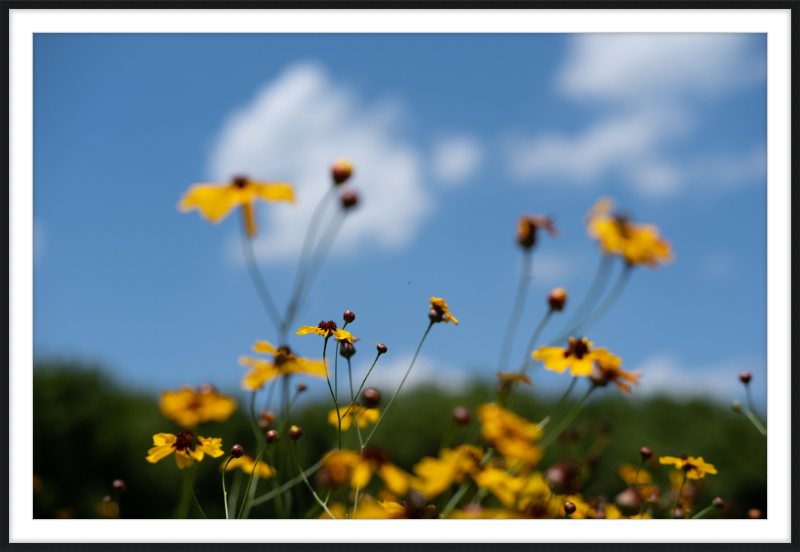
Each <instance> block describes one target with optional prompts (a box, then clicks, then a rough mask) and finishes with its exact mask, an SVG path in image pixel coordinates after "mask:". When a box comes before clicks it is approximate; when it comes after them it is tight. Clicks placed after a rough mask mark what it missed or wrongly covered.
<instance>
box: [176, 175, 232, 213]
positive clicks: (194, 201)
mask: <svg viewBox="0 0 800 552" xmlns="http://www.w3.org/2000/svg"><path fill="white" fill-rule="evenodd" d="M239 202H240V197H239V193H238V190H237V189H236V188H234V187H232V186H230V185H227V184H226V185H223V186H218V185H213V184H195V185H193V186H192V187H191V188H190V189H189V191H188V192H186V193H185V194H184V195H183V197H182V198H181V201H180V203H179V204H178V210H180V211H181V212H187V211H191V210H192V209H199V210H200V212H201V213H202V215H203V216H204V217H205V218H207V219H208V220H209V221H211V222H219V221H220V220H222V219H223V218H225V217H226V216H227V215H228V213H229V212H230V210H231V209H233V208H234V207H236V206H237V205H239Z"/></svg>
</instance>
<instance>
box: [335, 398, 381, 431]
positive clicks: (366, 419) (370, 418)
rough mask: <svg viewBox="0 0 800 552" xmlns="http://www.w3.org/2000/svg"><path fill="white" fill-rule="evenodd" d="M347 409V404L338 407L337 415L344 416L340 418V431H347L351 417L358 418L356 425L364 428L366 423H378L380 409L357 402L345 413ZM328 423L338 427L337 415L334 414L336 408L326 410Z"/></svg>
mask: <svg viewBox="0 0 800 552" xmlns="http://www.w3.org/2000/svg"><path fill="white" fill-rule="evenodd" d="M347 409H348V406H346V405H342V406H340V407H339V415H343V416H344V417H343V418H342V431H347V430H348V429H350V425H351V424H352V423H353V418H356V419H358V427H360V428H361V429H364V428H365V427H367V424H375V423H378V420H379V419H380V417H381V412H380V409H378V408H366V407H363V406H361V405H360V404H358V403H356V404H355V406H354V407H353V408H351V409H350V410H349V411H348V412H347V414H345V411H346V410H347ZM328 423H329V424H331V425H332V426H335V427H339V417H338V416H337V415H336V409H333V410H331V411H330V412H328Z"/></svg>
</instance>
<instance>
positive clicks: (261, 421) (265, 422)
mask: <svg viewBox="0 0 800 552" xmlns="http://www.w3.org/2000/svg"><path fill="white" fill-rule="evenodd" d="M275 418H276V416H275V413H274V412H272V411H267V412H265V411H263V410H262V411H261V412H259V413H258V427H260V428H261V429H266V428H268V427H269V426H271V425H272V422H274V421H275Z"/></svg>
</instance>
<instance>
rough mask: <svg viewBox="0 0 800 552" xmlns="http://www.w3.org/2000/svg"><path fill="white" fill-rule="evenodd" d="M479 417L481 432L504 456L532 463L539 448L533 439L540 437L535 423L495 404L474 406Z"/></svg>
mask: <svg viewBox="0 0 800 552" xmlns="http://www.w3.org/2000/svg"><path fill="white" fill-rule="evenodd" d="M475 412H476V414H477V415H478V419H480V421H481V436H482V437H483V438H484V439H486V440H487V441H488V442H489V443H490V444H491V445H492V447H494V449H495V450H497V451H498V452H499V453H500V454H502V455H504V456H509V457H511V458H514V459H516V460H522V461H524V462H527V463H528V464H531V465H535V464H537V463H538V462H539V460H541V458H542V450H541V449H540V448H539V447H537V446H536V445H534V444H533V441H535V440H538V439H541V438H542V430H541V429H539V428H538V427H537V426H536V424H532V423H530V422H529V421H528V420H525V419H524V418H520V417H519V416H517V415H516V414H514V413H513V412H511V411H510V410H506V409H505V408H503V407H501V406H498V405H497V404H493V403H491V404H482V405H479V406H478V408H477V409H476V410H475Z"/></svg>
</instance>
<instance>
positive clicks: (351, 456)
mask: <svg viewBox="0 0 800 552" xmlns="http://www.w3.org/2000/svg"><path fill="white" fill-rule="evenodd" d="M322 467H323V469H324V470H325V471H326V479H327V481H328V482H329V483H330V484H331V486H333V487H341V486H342V485H344V484H345V483H347V482H348V481H349V483H350V486H351V487H353V488H354V489H355V488H361V489H364V488H365V487H366V486H367V485H369V482H370V481H371V480H372V476H373V474H375V475H377V476H378V477H380V478H381V479H382V480H383V482H384V483H385V484H386V488H387V489H389V491H391V492H392V493H394V494H396V495H404V494H406V493H407V492H408V489H409V483H410V481H411V474H410V473H407V472H405V471H403V470H401V469H400V468H398V467H397V466H395V465H394V464H392V463H391V462H389V457H388V455H387V454H386V452H385V451H384V450H383V449H378V448H374V447H367V448H366V449H364V452H363V453H362V454H359V453H357V452H354V451H351V450H338V451H335V452H332V453H330V454H329V455H328V456H326V457H325V460H324V462H323V465H322Z"/></svg>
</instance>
